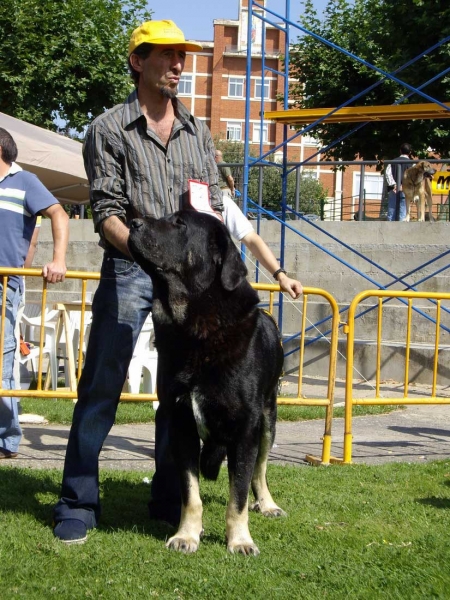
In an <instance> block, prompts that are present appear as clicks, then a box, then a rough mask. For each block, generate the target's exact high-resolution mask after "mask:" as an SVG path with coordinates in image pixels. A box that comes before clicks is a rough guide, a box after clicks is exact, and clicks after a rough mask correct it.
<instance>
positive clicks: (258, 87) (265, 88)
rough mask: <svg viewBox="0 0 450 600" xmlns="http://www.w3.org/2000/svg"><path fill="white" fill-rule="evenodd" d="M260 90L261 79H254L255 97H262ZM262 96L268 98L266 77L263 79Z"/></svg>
mask: <svg viewBox="0 0 450 600" xmlns="http://www.w3.org/2000/svg"><path fill="white" fill-rule="evenodd" d="M262 91H263V80H262V79H261V78H260V79H256V81H255V98H259V99H260V98H262V97H263V95H262ZM264 98H269V82H268V81H267V79H264Z"/></svg>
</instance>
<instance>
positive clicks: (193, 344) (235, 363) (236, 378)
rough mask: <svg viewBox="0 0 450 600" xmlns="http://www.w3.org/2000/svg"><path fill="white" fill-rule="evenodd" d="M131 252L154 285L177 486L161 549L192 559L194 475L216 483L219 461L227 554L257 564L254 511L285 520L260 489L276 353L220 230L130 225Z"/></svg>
mask: <svg viewBox="0 0 450 600" xmlns="http://www.w3.org/2000/svg"><path fill="white" fill-rule="evenodd" d="M128 245H129V249H130V252H131V254H132V255H133V258H134V259H135V260H136V261H137V263H138V264H139V265H140V266H141V267H142V268H143V269H144V270H145V271H146V272H147V273H148V274H149V275H150V276H151V278H152V281H153V294H154V295H153V313H152V314H153V321H154V328H155V344H156V349H157V350H158V376H157V389H158V398H159V401H160V406H159V408H158V410H163V411H167V412H166V414H168V415H169V417H170V423H171V428H170V445H171V451H172V454H173V458H174V461H175V463H176V465H177V467H178V470H179V474H180V482H181V496H182V510H181V520H180V524H179V528H178V531H177V533H176V534H175V535H174V536H173V537H171V538H170V539H169V540H168V542H167V544H166V546H167V547H169V548H171V549H174V550H178V551H181V552H186V553H187V552H195V551H196V550H197V549H198V546H199V542H200V536H201V534H202V531H203V526H202V511H203V509H202V502H201V499H200V490H199V473H200V472H201V473H202V474H203V475H204V476H205V477H207V478H209V479H216V478H217V476H218V474H219V469H220V465H221V463H222V461H223V459H224V458H225V456H226V457H227V461H228V473H229V487H230V489H229V503H228V507H227V511H226V538H227V545H228V550H229V551H230V552H241V553H243V554H254V555H255V554H258V553H259V550H258V548H257V546H256V545H255V543H254V542H253V540H252V537H251V535H250V531H249V528H248V494H249V490H250V486H251V488H252V490H253V494H254V496H255V503H254V504H253V505H252V508H253V509H254V510H256V511H259V512H261V513H262V514H263V515H265V516H269V517H273V516H281V515H283V514H285V513H284V512H283V511H282V510H281V509H280V508H279V507H278V506H277V505H276V504H275V502H274V501H273V499H272V496H271V495H270V492H269V489H268V486H267V482H266V467H267V460H268V454H269V451H270V449H271V447H272V444H273V441H274V437H275V422H276V414H277V406H276V398H277V386H278V380H279V378H280V376H281V371H282V365H283V350H282V346H281V339H280V334H279V331H278V328H277V326H276V324H275V322H274V321H273V319H272V317H271V316H270V315H268V314H267V313H265V312H264V311H262V310H261V309H259V308H258V307H257V304H258V301H259V298H258V295H257V293H256V292H255V290H253V288H252V287H251V285H250V284H249V282H248V281H247V279H246V275H247V269H246V267H245V265H244V263H243V261H242V259H241V257H240V254H239V252H238V250H237V248H236V246H235V245H234V243H233V241H232V239H231V237H230V235H229V233H228V230H227V229H226V228H225V226H224V225H223V224H222V223H221V222H220V221H219V220H218V219H217V218H216V217H214V216H210V215H207V214H203V213H198V212H195V211H193V210H187V211H180V212H178V213H175V214H173V215H171V216H169V217H164V218H162V219H158V220H157V219H153V218H151V217H145V218H142V219H134V220H133V221H132V223H131V229H130V237H129V243H128Z"/></svg>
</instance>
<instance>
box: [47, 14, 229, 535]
mask: <svg viewBox="0 0 450 600" xmlns="http://www.w3.org/2000/svg"><path fill="white" fill-rule="evenodd" d="M201 48H202V47H201V46H200V45H198V44H195V43H192V42H188V41H186V40H185V38H184V34H183V32H182V31H181V30H180V29H179V28H178V27H177V26H176V25H175V23H173V22H172V21H148V22H145V23H143V24H142V25H141V26H140V27H138V28H137V29H135V31H134V32H133V34H132V36H131V39H130V45H129V52H128V55H129V59H128V63H129V68H130V71H131V77H132V79H133V81H134V83H135V86H136V89H135V90H134V91H133V92H132V93H131V94H130V96H129V97H128V98H127V99H126V100H125V102H124V103H123V104H120V105H118V106H116V107H114V108H112V109H111V110H109V111H107V112H106V113H104V114H102V115H101V116H99V117H97V119H95V120H94V122H93V123H92V125H91V126H90V128H89V130H88V133H87V135H86V140H85V143H84V150H83V152H84V160H85V166H86V172H87V175H88V178H89V181H90V186H91V193H90V200H91V206H92V213H93V219H94V225H95V229H96V231H97V232H98V233H99V234H100V244H101V245H102V247H103V248H104V249H105V253H104V259H103V264H102V268H101V278H100V283H99V286H98V289H97V291H96V293H95V296H94V300H93V304H92V325H91V333H90V336H89V344H88V348H87V353H86V361H85V367H84V370H83V373H82V376H81V379H80V383H79V386H78V402H77V403H76V405H75V410H74V415H73V422H72V427H71V431H70V435H69V441H68V445H67V451H66V460H65V465H64V474H63V482H62V494H61V499H60V501H59V502H58V504H57V505H56V507H55V510H54V521H55V528H54V534H55V536H56V537H57V538H59V539H60V540H61V541H63V542H65V543H69V544H70V543H83V542H84V541H85V539H86V537H87V531H88V530H89V529H91V528H93V527H95V526H96V525H97V523H98V519H99V517H100V500H99V483H98V455H99V453H100V450H101V448H102V445H103V442H104V440H105V438H106V436H107V435H108V432H109V431H110V429H111V427H112V425H113V423H114V419H115V414H116V410H117V405H118V402H119V398H120V393H121V391H122V387H123V384H124V382H125V378H126V375H127V370H128V365H129V363H130V360H131V357H132V354H133V348H134V345H135V344H136V341H137V338H138V336H139V333H140V330H141V328H142V325H143V323H144V321H145V319H146V317H147V315H148V314H149V312H150V311H151V310H152V282H151V279H150V278H149V277H148V275H146V274H145V273H144V272H143V271H142V270H141V269H140V267H139V266H138V265H137V264H136V263H134V262H133V260H132V258H131V257H130V254H129V251H128V246H127V241H128V236H129V224H130V222H131V220H132V219H133V218H135V217H140V216H142V215H151V216H153V217H157V218H159V217H163V216H164V215H168V214H171V213H173V212H175V211H176V210H178V209H180V208H182V207H183V206H184V205H185V203H186V204H187V200H188V194H189V180H190V179H194V180H197V181H202V182H204V183H208V185H209V193H210V199H211V206H212V207H213V209H216V210H219V211H221V209H222V194H221V191H220V189H219V187H218V185H217V179H218V174H217V166H216V163H215V161H214V145H213V142H212V138H211V133H210V131H209V129H208V128H207V127H206V126H205V124H204V123H203V122H202V121H199V120H198V119H196V118H195V117H193V116H192V115H191V114H190V113H189V112H188V110H187V109H186V108H185V107H184V106H183V105H182V104H181V103H180V102H179V101H178V99H177V98H176V96H177V91H178V82H179V80H180V77H181V74H182V72H183V68H184V63H185V58H186V52H188V51H195V50H200V49H201ZM155 453H156V456H155V462H156V473H155V475H154V477H153V479H152V489H151V492H152V499H151V501H150V503H149V509H150V516H151V517H152V518H159V519H164V520H166V521H169V522H171V523H177V522H178V519H179V515H180V505H181V499H180V491H179V483H178V475H177V473H176V471H175V467H174V465H173V461H172V459H171V456H170V452H169V451H168V418H167V415H166V414H165V412H164V406H162V405H160V407H159V408H158V410H157V413H156V442H155Z"/></svg>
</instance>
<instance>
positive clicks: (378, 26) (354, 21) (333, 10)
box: [289, 0, 450, 160]
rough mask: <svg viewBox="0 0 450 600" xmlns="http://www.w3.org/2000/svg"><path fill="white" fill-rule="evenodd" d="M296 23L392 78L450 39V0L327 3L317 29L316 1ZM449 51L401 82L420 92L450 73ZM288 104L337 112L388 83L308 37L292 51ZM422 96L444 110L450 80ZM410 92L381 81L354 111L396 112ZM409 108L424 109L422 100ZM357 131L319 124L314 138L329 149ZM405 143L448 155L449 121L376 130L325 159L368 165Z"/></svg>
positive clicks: (444, 48) (376, 126) (446, 47)
mask: <svg viewBox="0 0 450 600" xmlns="http://www.w3.org/2000/svg"><path fill="white" fill-rule="evenodd" d="M303 4H304V12H303V13H302V15H301V17H300V19H299V21H300V23H301V25H302V26H303V27H305V28H306V29H308V30H309V31H312V32H314V33H316V34H318V35H320V36H321V37H323V38H325V39H326V40H329V41H331V42H333V43H334V44H336V45H338V46H340V47H342V48H344V49H345V50H347V51H349V52H351V53H352V54H354V55H356V56H358V57H361V58H363V59H364V60H366V61H367V62H368V63H370V64H372V65H376V66H377V67H378V68H380V69H382V70H383V71H385V72H388V73H392V72H393V71H395V70H396V69H398V68H399V67H401V66H402V65H404V64H405V63H407V62H408V61H410V60H412V59H413V58H415V57H416V56H417V55H419V54H420V53H421V52H423V51H425V50H426V49H428V48H430V47H431V46H433V45H434V44H436V43H437V42H438V41H439V40H442V39H444V38H445V37H446V36H448V35H449V30H450V27H449V21H450V4H449V3H448V2H447V0H445V1H444V0H442V1H441V0H410V1H408V2H398V0H354V2H349V1H348V0H329V2H328V5H327V7H326V9H325V13H324V20H323V21H320V20H319V19H318V17H317V13H316V11H315V10H314V7H313V4H312V1H311V0H305V2H304V3H303ZM449 58H450V44H449V43H448V42H447V43H446V44H443V45H441V46H440V47H439V48H437V49H436V50H434V51H433V52H432V53H429V54H427V55H426V56H424V57H422V58H421V59H419V60H418V61H417V62H415V63H414V64H412V65H410V66H409V67H408V68H406V69H404V70H402V71H401V72H399V73H398V74H397V77H398V78H399V79H401V80H403V81H405V82H406V83H408V84H409V85H411V86H413V87H415V88H418V87H419V86H421V85H422V84H424V83H425V82H427V81H428V80H430V79H431V78H432V77H434V76H436V75H439V74H441V73H442V72H443V71H444V69H446V68H447V67H448V64H449ZM289 67H290V77H291V78H294V79H295V80H296V83H295V84H294V85H292V86H291V89H290V98H291V99H294V104H293V107H295V108H333V107H337V106H340V105H341V104H343V103H344V102H346V101H348V100H349V99H350V98H352V97H353V96H355V95H357V94H359V93H360V92H362V91H363V90H365V89H366V88H368V87H369V86H371V85H373V84H377V83H379V82H380V81H382V80H383V75H381V74H380V73H377V72H376V71H374V70H372V69H370V68H369V67H368V66H365V65H363V64H361V63H359V62H357V61H356V60H354V59H352V58H351V57H348V56H346V55H345V54H343V53H342V52H339V51H338V50H335V49H333V48H330V47H329V46H327V45H325V44H324V43H323V42H321V41H319V40H316V39H314V38H313V37H312V36H310V35H303V34H302V36H301V37H299V38H298V41H297V43H295V44H293V48H292V51H291V54H290V65H289ZM423 91H424V92H425V93H427V94H428V95H429V96H431V97H432V98H436V99H438V100H440V101H442V102H445V101H448V100H449V96H450V77H449V76H448V75H445V76H440V77H439V78H438V79H437V81H436V82H434V83H431V84H430V85H427V86H426V87H425V88H424V89H423ZM409 93H410V92H409V90H408V89H406V88H405V87H404V86H401V85H400V84H397V83H395V82H393V81H392V80H384V81H383V82H382V83H381V84H380V85H378V86H377V87H375V88H374V89H373V90H371V91H370V92H369V93H367V94H365V95H364V96H362V97H361V98H359V99H358V100H356V101H354V102H352V104H351V105H352V106H358V105H359V106H369V105H370V106H372V105H383V104H394V103H396V102H397V101H398V100H400V99H401V98H403V97H404V96H406V95H408V94H409ZM406 102H414V103H424V102H427V100H426V99H424V98H423V97H422V96H420V95H418V94H414V95H412V96H411V97H410V98H409V99H408V100H406ZM358 125H359V124H348V123H342V124H321V125H319V126H317V127H316V128H314V129H313V130H311V134H312V135H314V136H316V137H318V138H320V139H321V140H323V143H324V146H327V145H329V144H332V143H333V142H335V141H336V140H338V139H339V138H341V136H345V135H346V134H348V133H349V132H350V131H352V130H353V129H354V128H355V127H357V126H358ZM402 142H409V143H410V144H412V146H413V148H414V150H415V151H416V153H417V154H418V155H422V156H424V155H426V154H427V149H428V148H429V147H431V148H432V149H433V150H435V151H436V152H437V153H439V154H440V155H446V154H447V153H448V151H449V147H450V121H448V120H438V119H436V120H416V121H395V122H393V121H390V122H389V121H388V122H371V123H370V124H368V125H365V126H364V127H361V128H360V129H359V130H358V131H356V132H354V133H352V134H351V135H349V136H348V137H345V139H343V140H342V141H341V142H339V143H338V144H337V145H335V146H334V147H333V148H331V149H330V150H329V151H328V152H327V157H328V158H330V159H334V160H337V159H342V160H354V159H355V158H356V157H358V156H359V157H361V158H364V159H366V160H373V159H380V158H392V157H394V156H397V155H398V152H399V147H400V144H401V143H402Z"/></svg>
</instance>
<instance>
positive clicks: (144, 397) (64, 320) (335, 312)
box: [0, 267, 339, 464]
mask: <svg viewBox="0 0 450 600" xmlns="http://www.w3.org/2000/svg"><path fill="white" fill-rule="evenodd" d="M8 275H22V276H24V277H42V271H41V270H39V269H11V268H6V267H0V279H1V280H2V281H3V301H2V327H1V332H0V372H2V368H3V347H4V326H3V323H4V317H5V307H6V284H7V277H8ZM66 279H76V280H80V282H81V290H80V298H81V300H80V302H79V303H76V306H77V309H78V310H80V311H81V324H80V340H79V348H78V357H77V364H78V369H77V372H76V373H75V369H73V372H71V374H70V378H69V381H70V385H69V388H64V387H58V388H57V389H56V390H50V389H48V388H49V381H48V375H47V378H46V380H45V381H44V382H43V381H42V372H43V356H42V352H40V354H39V362H38V377H37V387H36V389H34V390H3V389H0V395H1V394H3V395H8V396H14V397H38V398H55V397H58V398H72V399H76V397H77V391H76V387H77V382H78V380H79V378H80V375H81V369H82V362H83V355H82V348H83V341H84V330H85V328H84V323H85V312H86V307H87V301H86V293H87V282H88V281H90V280H99V279H100V274H99V273H97V272H86V271H67V273H66ZM252 287H254V289H256V290H258V291H265V292H268V293H269V302H268V304H269V312H270V313H271V314H273V310H274V305H275V302H274V294H275V293H279V292H280V287H279V286H278V285H274V284H260V283H254V284H252ZM52 289H57V288H56V287H55V288H52ZM311 295H317V296H321V297H322V298H324V299H325V300H326V301H328V303H329V305H330V309H331V313H332V326H331V336H330V352H329V368H328V387H327V396H326V397H325V398H307V397H305V396H304V395H302V383H303V365H304V360H305V336H304V335H303V332H304V331H305V330H306V323H307V307H308V299H309V296H311ZM301 303H302V322H301V327H300V328H299V332H300V350H299V371H298V390H297V397H294V398H288V397H283V396H280V397H278V399H277V401H278V404H284V405H292V406H324V407H325V408H326V415H325V431H324V435H323V448H322V456H321V457H320V458H318V457H314V456H310V455H308V456H307V457H306V459H307V460H308V461H309V462H312V463H314V464H328V463H329V462H330V460H331V461H332V460H334V459H331V457H330V452H331V426H332V418H333V402H334V389H335V375H336V359H337V345H338V328H339V309H338V305H337V303H336V300H335V299H334V298H333V296H331V294H329V293H328V292H326V291H325V290H321V289H319V288H309V287H306V288H304V290H303V297H302V300H301ZM47 306H48V300H47V282H46V281H45V280H44V279H42V298H41V313H40V314H41V327H40V341H39V347H40V348H41V349H42V348H43V345H44V319H45V308H46V307H47ZM54 308H56V309H57V310H59V318H58V324H57V334H56V335H57V339H59V336H60V335H61V333H62V332H64V333H65V336H66V340H67V339H68V338H69V327H70V325H69V322H68V315H67V311H68V310H72V309H73V308H74V303H72V302H69V303H61V302H58V303H55V304H54ZM66 346H67V351H68V354H69V356H68V363H69V365H75V357H74V356H73V355H70V353H71V352H72V350H71V344H66ZM120 399H121V400H122V401H141V402H148V401H154V400H157V395H156V394H141V393H140V394H131V393H122V395H121V397H120Z"/></svg>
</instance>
